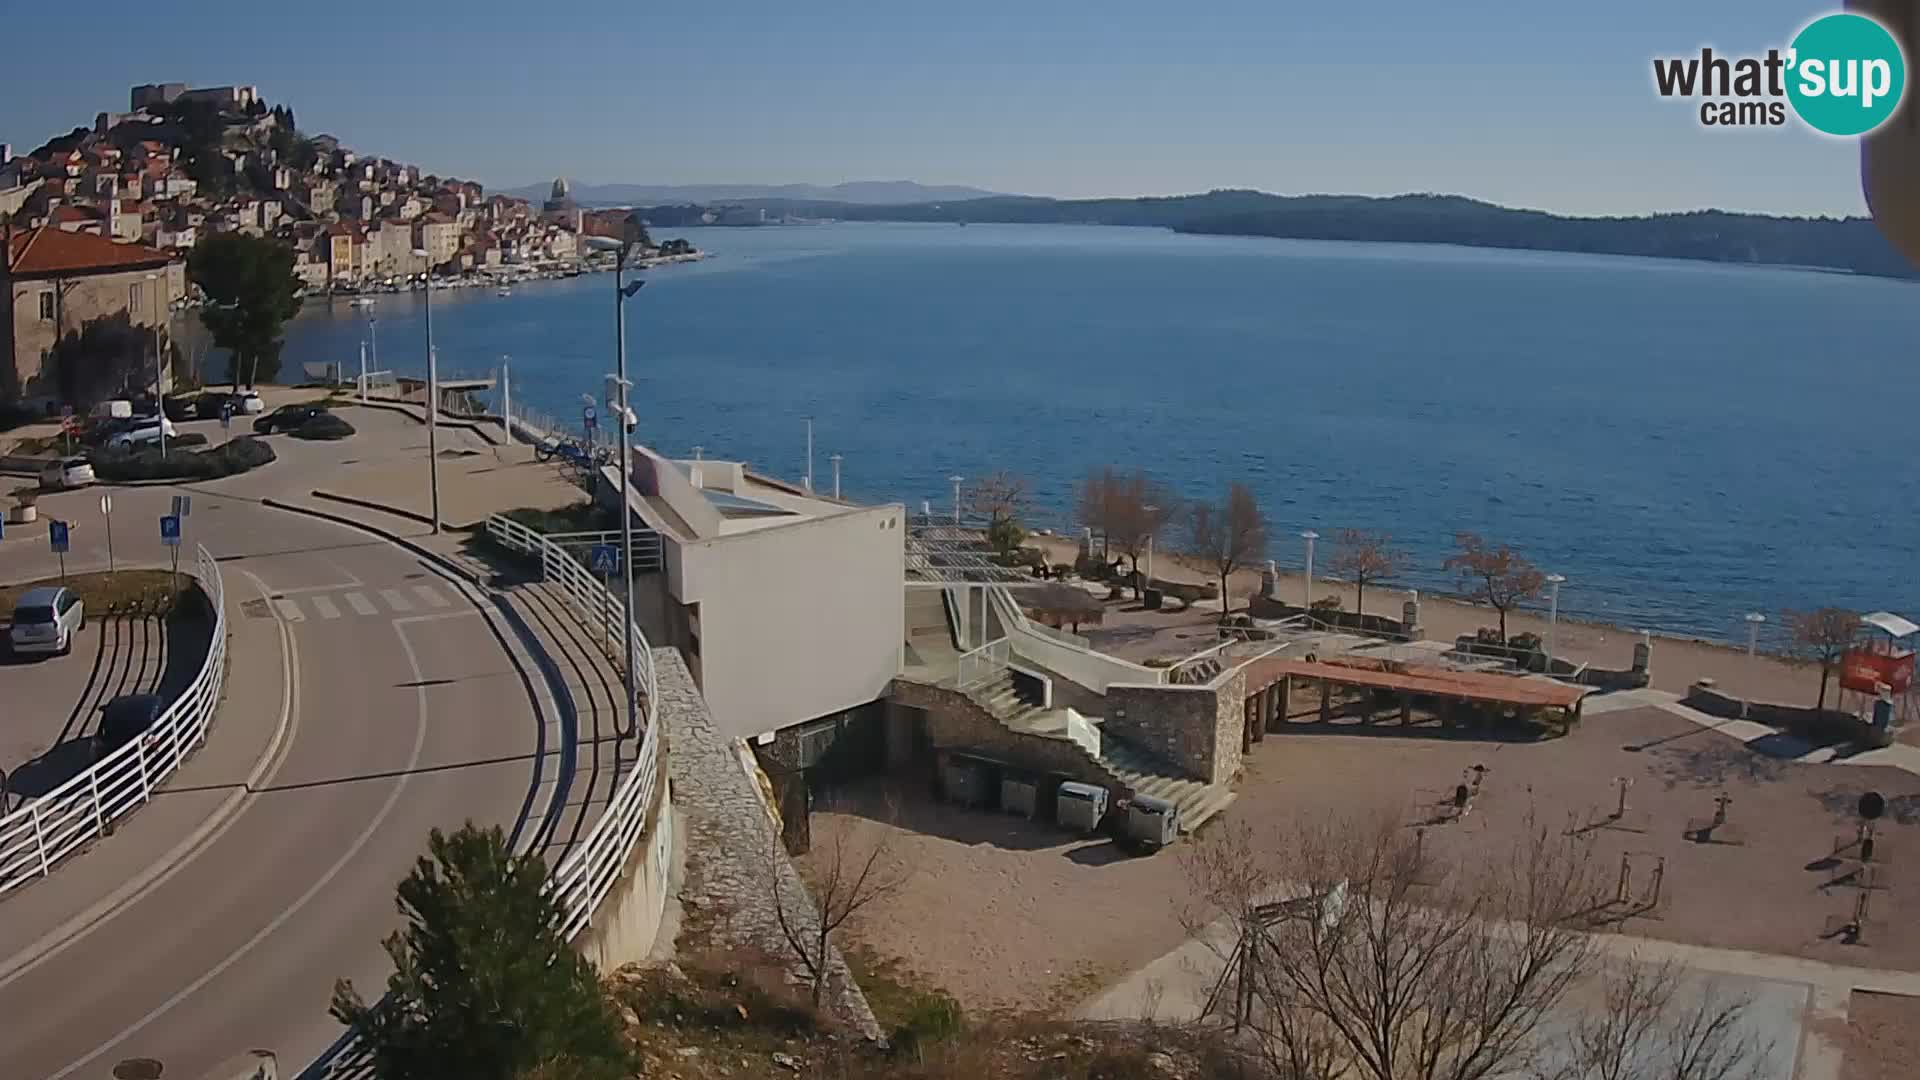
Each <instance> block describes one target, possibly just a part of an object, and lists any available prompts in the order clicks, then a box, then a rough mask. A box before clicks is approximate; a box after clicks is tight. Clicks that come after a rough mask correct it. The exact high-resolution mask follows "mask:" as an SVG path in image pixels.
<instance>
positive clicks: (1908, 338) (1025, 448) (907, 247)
mask: <svg viewBox="0 0 1920 1080" xmlns="http://www.w3.org/2000/svg"><path fill="white" fill-rule="evenodd" d="M663 235H685V236H686V237H688V238H689V239H690V240H692V241H693V242H694V244H695V245H696V246H698V247H700V248H702V249H703V250H706V251H709V252H710V253H711V254H712V258H711V259H709V260H708V261H706V262H703V263H700V264H697V265H687V266H677V267H671V268H662V269H658V270H654V271H652V272H650V273H649V274H648V278H649V281H648V284H647V286H646V288H645V289H644V290H642V291H641V293H640V294H639V295H638V296H637V297H636V298H635V299H634V300H633V301H632V302H631V303H630V304H629V306H628V335H629V337H628V342H629V357H630V362H631V364H632V366H633V369H634V371H635V372H636V375H637V379H636V384H637V388H636V390H635V408H636V412H637V413H638V416H639V419H640V437H641V438H642V439H644V440H645V441H646V442H648V443H649V444H651V445H654V446H656V447H658V448H660V449H662V450H663V451H665V452H668V453H674V454H686V453H688V452H689V450H690V448H691V447H693V446H695V445H700V446H704V447H705V448H706V453H707V454H708V455H709V456H713V457H724V458H735V459H745V460H747V461H749V462H751V463H753V464H754V465H756V466H757V467H758V468H760V469H762V470H764V471H768V472H771V473H774V474H776V475H782V476H786V477H793V478H797V477H798V476H800V475H801V474H802V473H803V472H804V469H805V465H804V461H803V458H804V441H803V438H804V437H803V427H802V417H804V416H807V415H811V416H813V417H814V418H815V432H816V446H817V450H816V454H817V458H816V465H815V475H816V477H817V479H818V482H819V484H820V485H821V486H823V487H824V486H826V485H827V484H828V483H829V481H828V479H827V478H828V476H829V475H830V473H829V467H828V463H827V456H828V455H829V454H835V453H838V454H842V455H844V456H845V461H844V466H843V468H844V486H845V490H846V491H847V493H848V494H849V495H850V496H853V497H858V498H865V499H888V500H894V499H897V500H903V501H907V502H909V503H910V504H912V505H914V506H915V507H917V506H918V504H919V502H920V501H921V500H922V499H926V500H931V501H932V502H933V503H934V504H935V505H936V506H942V505H950V500H951V495H950V486H949V485H948V484H947V482H946V480H945V478H946V477H947V476H949V475H950V474H954V473H959V474H963V475H967V476H977V475H980V474H981V473H984V472H986V471H988V470H992V469H999V468H1007V469H1013V470H1016V471H1018V472H1021V473H1024V474H1026V475H1027V476H1029V477H1030V478H1031V479H1032V480H1033V483H1034V487H1035V492H1036V495H1037V497H1038V500H1039V503H1040V506H1041V509H1042V514H1041V517H1042V519H1043V520H1042V524H1045V525H1051V526H1053V527H1055V528H1066V527H1069V526H1070V524H1071V522H1070V516H1069V515H1070V511H1071V506H1072V490H1073V487H1074V484H1075V483H1076V481H1077V480H1078V479H1079V478H1080V477H1081V476H1083V475H1084V474H1085V473H1086V472H1087V470H1089V469H1091V468H1096V467H1099V466H1102V465H1106V464H1114V465H1118V466H1120V467H1122V468H1128V469H1130V468H1133V467H1135V466H1138V467H1143V468H1146V469H1148V470H1150V471H1151V472H1153V473H1155V474H1157V475H1158V476H1160V477H1161V478H1163V479H1164V480H1165V481H1167V482H1168V483H1170V484H1172V485H1174V486H1175V487H1176V488H1178V489H1179V490H1180V491H1181V492H1182V493H1184V494H1186V495H1189V496H1207V495H1217V493H1218V492H1219V491H1220V490H1221V489H1222V488H1223V487H1224V485H1225V484H1226V483H1227V482H1229V481H1232V480H1244V481H1247V482H1248V483H1250V484H1252V485H1253V486H1254V487H1255V489H1256V490H1257V491H1258V493H1259V495H1260V497H1261V500H1262V504H1263V506H1264V507H1265V509H1266V511H1267V513H1268V515H1269V517H1270V518H1271V521H1272V524H1273V535H1274V538H1275V539H1274V541H1273V544H1272V551H1271V552H1270V554H1271V555H1272V556H1273V557H1274V558H1276V559H1278V560H1280V562H1281V563H1282V565H1283V566H1297V565H1298V564H1299V563H1300V561H1301V557H1302V550H1301V549H1302V544H1301V542H1300V541H1299V540H1298V539H1296V536H1297V534H1298V533H1299V532H1300V531H1301V530H1302V529H1307V528H1313V529H1317V530H1318V531H1319V532H1320V533H1321V534H1323V535H1330V534H1331V533H1332V532H1333V531H1334V530H1337V529H1339V528H1343V527H1357V528H1367V529H1380V530H1384V531H1387V532H1389V533H1391V534H1393V536H1394V537H1395V538H1396V539H1397V541H1398V542H1399V543H1401V544H1402V545H1403V546H1405V547H1406V548H1407V549H1408V550H1409V551H1410V552H1411V553H1412V554H1413V556H1414V559H1415V565H1414V567H1413V569H1412V570H1411V571H1410V572H1409V573H1408V574H1407V583H1409V584H1413V585H1420V586H1426V587H1447V586H1450V585H1451V584H1452V582H1451V580H1450V578H1449V577H1448V575H1446V574H1445V573H1444V572H1443V571H1442V570H1441V568H1440V562H1441V560H1442V559H1443V558H1444V557H1445V556H1446V554H1447V552H1448V551H1449V550H1450V548H1451V544H1452V537H1453V534H1454V533H1455V531H1457V530H1462V529H1470V530H1475V531H1479V532H1482V533H1484V534H1486V535H1488V536H1489V537H1492V538H1495V539H1497V540H1500V541H1504V542H1507V543H1510V544H1512V545H1513V546H1515V547H1516V548H1518V549H1520V550H1521V551H1523V552H1524V553H1525V554H1526V555H1527V556H1529V557H1530V558H1531V559H1533V560H1534V561H1535V562H1536V563H1537V564H1539V565H1540V566H1541V567H1543V568H1545V569H1548V570H1552V571H1557V572H1559V573H1562V574H1565V575H1566V576H1567V578H1568V582H1567V584H1566V586H1565V587H1564V592H1563V594H1562V607H1563V609H1565V610H1567V611H1569V612H1571V613H1574V614H1578V615H1583V616H1588V617H1594V618H1601V619H1606V620H1608V621H1613V622H1619V623H1624V624H1627V625H1631V626H1636V627H1649V628H1654V629H1657V630H1660V631H1663V632H1668V633H1687V634H1699V635H1703V636H1707V637H1714V638H1726V639H1736V640H1737V639H1743V638H1744V635H1745V626H1744V624H1743V623H1742V622H1741V616H1742V615H1743V613H1745V612H1747V611H1752V610H1760V611H1764V612H1769V613H1777V612H1778V611H1780V610H1781V609H1783V608H1794V607H1809V606H1820V605H1829V604H1831V605H1838V606H1843V607H1851V608H1856V609H1860V610H1872V609H1875V608H1882V607H1884V608H1891V609H1894V610H1898V611H1905V612H1908V613H1910V614H1920V581H1916V575H1915V573H1914V564H1915V555H1916V552H1917V551H1920V537H1917V536H1916V526H1920V510H1916V506H1920V477H1917V476H1916V471H1915V469H1914V457H1915V455H1914V452H1913V450H1912V436H1913V432H1914V428H1915V424H1916V419H1917V418H1920V367H1916V363H1915V362H1916V360H1920V289H1916V286H1915V285H1913V284H1909V283H1904V282H1895V281H1888V280H1880V279H1872V278H1857V277H1850V276H1844V275H1837V274H1825V273H1815V272H1801V271H1791V270H1777V269H1754V268H1743V267H1729V266H1718V265H1711V264H1703V263H1687V262H1669V261H1662V260H1651V259H1632V258H1619V257H1606V256H1582V255H1568V254H1548V253H1521V252H1502V251H1483V250H1472V249H1458V248H1447V247H1436V246H1414V245H1392V244H1342V243H1320V242H1306V241H1285V240H1267V239H1253V238H1230V237H1189V236H1177V235H1174V234H1171V233H1167V232H1163V231H1158V230H1146V229H1121V228H1110V227H1073V226H1063V227H1056V226H995V225H973V226H967V227H964V228H962V227H956V226H951V225H879V224H847V225H826V226H813V227H782V228H762V229H689V230H680V231H677V232H676V231H667V232H666V233H664V234H663ZM611 291H612V281H611V278H610V277H608V276H606V275H597V276H587V277H582V278H578V279H575V280H572V281H565V282H547V283H529V284H523V285H521V286H519V287H518V288H517V289H516V290H515V292H514V294H513V295H512V296H511V297H496V296H495V295H494V294H493V293H492V292H491V291H490V290H484V289H475V290H464V291H460V292H457V293H456V292H443V293H437V294H435V298H434V331H435V339H436V341H437V342H438V345H439V349H440V357H441V364H442V370H443V371H446V370H481V369H485V368H489V367H491V366H493V365H494V364H496V363H497V362H498V358H499V356H500V355H501V354H503V353H507V354H511V355H512V357H513V376H514V384H515V385H514V395H515V402H516V404H517V405H518V404H525V405H531V406H537V407H539V408H541V409H543V410H546V411H547V412H550V413H554V414H560V415H567V416H574V415H577V413H578V409H579V399H580V395H581V394H582V393H583V392H585V393H593V394H598V393H599V392H600V390H601V385H602V377H603V374H604V373H605V372H607V371H608V370H610V369H611V367H612V364H613V360H612V345H613V312H612V304H611V298H610V295H609V294H610V293H611ZM420 315H421V311H420V297H419V296H418V295H415V296H411V297H409V296H383V297H381V299H380V301H379V307H378V317H379V330H378V340H379V366H380V367H384V368H392V369H397V370H400V371H402V372H418V371H421V370H423V369H424V366H425V363H424V357H425V338H424V332H423V331H424V326H423V321H422V319H421V318H420ZM364 336H365V328H364V324H363V321H362V319H361V317H360V313H359V312H357V311H354V310H352V309H350V308H348V307H347V305H346V303H345V302H344V301H335V302H332V303H331V304H327V303H324V302H315V303H310V304H309V305H308V308H307V310H306V311H305V312H303V313H302V315H301V316H300V317H299V319H298V320H297V321H296V322H295V324H294V325H293V327H292V328H291V330H290V332H289V337H288V348H287V352H286V356H287V360H288V363H289V368H288V370H290V371H292V370H297V368H296V367H294V365H297V364H298V363H300V362H303V361H338V362H341V363H343V364H345V365H346V367H347V369H348V370H349V371H351V370H353V369H354V367H355V366H356V365H357V363H358V360H357V356H358V346H359V342H360V341H361V339H362V338H363V337H364ZM1324 550H1325V549H1324V547H1323V548H1322V551H1323V554H1322V555H1321V558H1322V559H1324V558H1325V554H1324ZM1776 622H1777V620H1776Z"/></svg>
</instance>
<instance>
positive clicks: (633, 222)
mask: <svg viewBox="0 0 1920 1080" xmlns="http://www.w3.org/2000/svg"><path fill="white" fill-rule="evenodd" d="M646 235H647V226H646V222H645V221H644V220H642V219H641V217H640V214H639V211H635V212H633V213H631V214H628V215H627V219H626V221H625V222H624V223H623V224H622V226H621V230H620V238H619V239H618V240H615V239H613V238H612V237H604V236H592V237H588V238H587V246H588V247H590V248H593V249H594V250H596V251H613V252H615V255H614V261H613V334H614V357H615V359H614V363H615V365H616V367H615V371H614V376H613V378H612V379H610V380H608V383H609V388H610V389H611V390H613V391H614V394H613V395H612V396H615V397H617V398H618V399H619V400H618V402H617V403H615V402H609V403H608V404H609V405H611V406H612V408H613V411H614V416H613V420H614V424H615V427H616V428H617V430H618V433H619V441H620V445H619V447H618V454H619V469H620V579H621V584H622V586H623V587H624V588H625V590H626V591H625V593H624V594H623V595H624V597H625V599H626V605H627V619H626V622H627V625H626V627H625V629H624V631H623V634H622V636H623V638H624V639H625V642H626V662H625V664H624V668H625V670H626V673H627V687H626V689H627V730H626V731H625V733H624V734H626V735H628V736H631V735H633V734H634V733H635V732H637V731H639V730H640V726H639V724H640V703H639V700H638V691H637V687H638V675H639V673H638V672H636V671H635V670H634V663H633V501H632V496H631V491H632V482H631V477H632V475H633V473H632V469H631V468H630V467H629V465H628V455H629V454H630V453H631V451H632V441H633V439H632V436H633V427H632V425H633V410H632V409H631V408H630V407H629V406H628V404H627V402H628V399H629V391H631V390H632V389H633V382H632V380H630V379H628V378H627V301H628V300H630V299H632V298H633V294H634V293H637V292H639V291H640V288H641V286H643V285H645V284H646V280H645V279H644V278H643V279H641V280H638V281H634V282H631V283H629V282H628V281H627V278H626V273H627V259H628V257H629V256H631V255H632V254H633V249H634V247H635V246H636V245H638V244H640V243H641V242H642V241H643V240H644V238H645V237H646Z"/></svg>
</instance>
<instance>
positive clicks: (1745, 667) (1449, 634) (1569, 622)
mask: <svg viewBox="0 0 1920 1080" xmlns="http://www.w3.org/2000/svg"><path fill="white" fill-rule="evenodd" d="M1027 542H1028V543H1029V544H1032V545H1034V546H1037V547H1039V548H1041V549H1042V550H1043V551H1045V552H1046V553H1047V560H1048V561H1049V562H1072V561H1073V560H1074V557H1075V556H1076V555H1077V554H1078V552H1079V543H1078V541H1076V540H1071V539H1066V538H1063V537H1060V536H1031V537H1029V538H1028V540H1027ZM1153 576H1154V577H1156V578H1160V579H1163V580H1167V581H1178V582H1205V581H1212V582H1218V581H1219V578H1218V576H1217V575H1212V574H1207V573H1203V572H1201V571H1200V570H1197V569H1195V568H1194V567H1192V566H1190V565H1187V564H1186V563H1184V562H1181V561H1179V560H1176V559H1173V558H1169V557H1166V556H1164V555H1156V556H1155V557H1154V564H1153ZM1304 577H1305V575H1303V574H1301V573H1299V572H1297V571H1287V570H1281V571H1280V575H1279V580H1278V583H1277V585H1276V588H1277V589H1278V590H1279V591H1280V593H1281V595H1282V596H1283V597H1289V598H1291V599H1294V600H1297V599H1298V598H1299V597H1300V596H1301V595H1302V590H1303V587H1304V585H1305V582H1304ZM1228 580H1229V586H1228V587H1229V590H1230V591H1231V593H1232V594H1233V596H1234V597H1235V598H1236V600H1235V603H1236V606H1241V605H1244V604H1245V598H1246V597H1248V596H1250V595H1252V594H1253V593H1256V592H1258V591H1259V590H1260V571H1259V570H1252V569H1244V570H1236V571H1234V573H1233V574H1232V576H1231V577H1230V578H1229V579H1228ZM1313 591H1314V595H1315V596H1316V597H1327V596H1338V597H1340V600H1341V603H1342V605H1343V606H1344V607H1345V609H1346V610H1348V611H1353V610H1354V589H1353V586H1352V585H1350V584H1348V583H1346V582H1344V581H1335V580H1332V579H1330V578H1326V577H1322V576H1321V575H1319V574H1315V575H1314V588H1313ZM1412 592H1413V590H1409V589H1404V588H1397V587H1394V586H1391V585H1373V586H1369V587H1368V588H1367V597H1366V611H1367V613H1368V614H1373V615H1384V616H1387V617H1389V618H1396V619H1397V618H1399V617H1400V613H1401V610H1400V609H1401V605H1402V604H1403V603H1404V602H1405V601H1406V600H1407V599H1408V597H1409V596H1410V595H1411V594H1412ZM1497 618H1498V617H1497V615H1496V614H1495V613H1494V611H1493V609H1492V608H1490V607H1486V606H1484V605H1481V604H1475V603H1473V602H1472V601H1469V600H1466V599H1463V598H1460V597H1457V596H1447V595H1444V594H1438V593H1432V592H1422V593H1420V624H1421V629H1422V632H1423V635H1424V636H1425V637H1427V638H1430V639H1435V640H1442V641H1452V640H1453V639H1454V638H1455V637H1457V636H1459V635H1462V634H1472V633H1473V632H1474V631H1476V630H1478V629H1479V628H1481V627H1483V626H1492V625H1495V624H1496V622H1497ZM1547 622H1548V619H1547V612H1546V610H1545V608H1544V606H1534V605H1531V604H1530V605H1529V606H1528V607H1526V608H1524V609H1517V610H1514V611H1511V612H1509V613H1508V614H1507V631H1508V633H1509V634H1518V633H1535V634H1539V635H1540V636H1541V637H1542V638H1545V637H1546V636H1547ZM1640 634H1641V632H1640V631H1639V630H1638V629H1635V628H1629V627H1622V626H1617V625H1614V624H1611V623H1603V622H1594V621H1589V620H1581V619H1572V618H1567V617H1565V616H1562V617H1561V618H1560V619H1559V620H1558V623H1557V627H1556V631H1555V638H1556V640H1555V652H1556V653H1557V654H1558V655H1560V656H1562V657H1565V658H1567V659H1570V660H1574V661H1578V662H1585V663H1589V664H1593V665H1596V666H1599V667H1608V668H1625V667H1628V666H1630V665H1631V663H1632V661H1633V646H1634V644H1635V643H1636V642H1638V641H1639V640H1640ZM1652 642H1653V655H1652V658H1651V667H1650V675H1651V682H1650V684H1649V685H1650V686H1651V687H1652V688H1653V689H1655V690H1664V691H1668V692H1671V693H1675V694H1684V693H1686V691H1687V687H1688V686H1690V685H1691V684H1692V683H1694V682H1695V681H1696V680H1699V679H1703V678H1710V679H1713V680H1714V681H1715V682H1716V683H1718V684H1720V685H1722V686H1724V687H1727V688H1728V689H1730V690H1732V691H1734V692H1735V693H1740V694H1743V695H1746V696H1749V697H1752V698H1754V699H1756V700H1765V701H1773V702H1779V703H1782V704H1789V705H1812V704H1813V703H1814V699H1815V698H1816V697H1817V696H1818V694H1819V688H1820V675H1819V669H1818V668H1817V667H1815V666H1814V665H1812V664H1811V663H1809V662H1806V661H1802V660H1799V659H1796V658H1794V657H1791V656H1783V655H1780V654H1778V653H1769V652H1765V651H1760V652H1757V653H1756V654H1755V655H1754V656H1753V657H1751V658H1749V657H1748V656H1747V651H1746V649H1745V648H1744V647H1743V646H1740V645H1736V644H1733V643H1731V642H1716V641H1712V640H1708V639H1702V638H1697V637H1688V636H1680V635H1666V634H1661V633H1658V632H1653V633H1652ZM1833 693H1834V691H1833V690H1832V689H1831V688H1829V690H1828V694H1827V696H1828V700H1829V701H1830V702H1831V700H1832V698H1833Z"/></svg>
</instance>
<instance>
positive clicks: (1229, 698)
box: [1102, 668, 1247, 784]
mask: <svg viewBox="0 0 1920 1080" xmlns="http://www.w3.org/2000/svg"><path fill="white" fill-rule="evenodd" d="M1246 697H1247V676H1246V671H1245V669H1244V668H1235V669H1234V670H1232V671H1228V672H1224V673H1222V674H1221V675H1220V677H1219V678H1216V679H1215V680H1213V681H1212V682H1210V683H1207V684H1206V685H1204V686H1180V685H1158V686H1155V685H1126V684H1121V683H1116V684H1114V685H1112V686H1109V687H1108V688H1107V715H1106V716H1105V717H1104V718H1103V721H1102V727H1103V728H1104V731H1105V734H1106V737H1107V738H1110V739H1113V738H1117V739H1121V740H1123V741H1126V742H1129V743H1132V744H1133V745H1135V746H1138V747H1140V748H1142V749H1144V750H1149V751H1152V752H1153V753H1155V754H1157V755H1159V756H1160V757H1161V758H1163V759H1165V760H1166V761H1167V763H1168V764H1171V765H1175V766H1178V767H1179V768H1180V769H1181V770H1182V771H1184V772H1185V773H1186V774H1187V775H1189V776H1191V777H1193V778H1195V779H1197V780H1204V781H1206V782H1208V783H1210V784H1224V783H1227V782H1229V781H1231V780H1232V779H1233V778H1234V777H1235V776H1236V775H1238V774H1239V772H1240V762H1241V753H1240V740H1241V734H1242V729H1243V727H1244V725H1245V723H1246V719H1245V717H1246V713H1245V708H1246Z"/></svg>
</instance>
